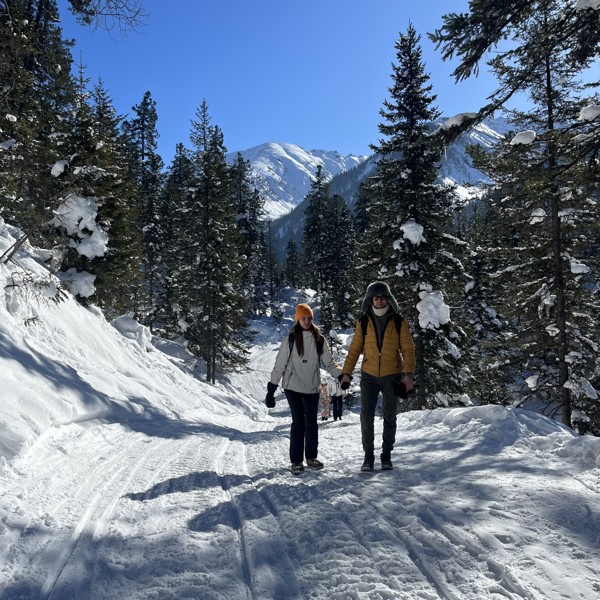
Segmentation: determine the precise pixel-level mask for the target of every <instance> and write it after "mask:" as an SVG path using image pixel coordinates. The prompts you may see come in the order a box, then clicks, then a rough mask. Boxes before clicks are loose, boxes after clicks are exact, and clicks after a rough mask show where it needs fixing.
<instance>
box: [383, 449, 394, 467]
mask: <svg viewBox="0 0 600 600" xmlns="http://www.w3.org/2000/svg"><path fill="white" fill-rule="evenodd" d="M393 468H394V465H393V464H392V457H391V455H390V453H389V452H382V453H381V469H382V470H383V471H391V470H392V469H393Z"/></svg>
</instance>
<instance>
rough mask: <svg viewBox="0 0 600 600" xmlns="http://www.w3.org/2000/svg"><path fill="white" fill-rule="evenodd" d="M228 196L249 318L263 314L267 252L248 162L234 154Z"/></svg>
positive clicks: (261, 209) (259, 203) (260, 209)
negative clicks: (238, 241)
mask: <svg viewBox="0 0 600 600" xmlns="http://www.w3.org/2000/svg"><path fill="white" fill-rule="evenodd" d="M231 194H232V201H233V203H234V205H235V207H236V213H237V214H236V219H237V224H238V230H239V232H240V234H241V236H242V248H241V252H242V256H243V257H245V258H244V264H245V269H244V272H243V274H242V290H243V293H244V297H245V299H246V303H247V304H248V306H249V308H250V310H251V313H252V315H254V316H257V315H261V314H265V313H266V311H267V307H268V306H269V288H270V285H269V281H268V278H267V277H266V274H267V271H268V269H267V263H268V249H267V247H266V245H265V240H264V231H263V230H264V224H263V219H264V202H263V200H262V199H261V197H260V195H259V193H258V191H257V190H256V188H255V187H254V185H253V183H252V170H251V167H250V163H249V162H248V161H246V160H244V158H243V157H242V155H241V154H240V153H238V154H237V156H236V159H235V162H234V164H233V165H232V167H231Z"/></svg>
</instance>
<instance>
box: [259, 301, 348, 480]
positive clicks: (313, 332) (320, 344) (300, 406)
mask: <svg viewBox="0 0 600 600" xmlns="http://www.w3.org/2000/svg"><path fill="white" fill-rule="evenodd" d="M313 318H314V315H313V311H312V309H311V308H310V306H308V304H298V306H296V314H295V321H296V322H295V323H294V326H293V327H292V330H291V332H290V334H289V336H286V338H285V339H284V340H283V341H282V342H281V346H280V348H279V352H278V354H277V358H276V359H275V366H274V367H273V371H272V372H271V381H270V382H269V383H268V384H267V399H266V400H267V404H268V403H269V401H270V398H273V397H274V394H275V391H276V390H277V385H278V384H279V381H281V383H282V387H283V390H284V392H285V396H286V398H287V400H288V403H289V405H290V411H291V413H292V426H291V430H290V460H291V462H292V467H291V470H292V473H294V474H295V475H298V474H299V473H301V472H302V471H304V465H303V458H304V457H306V464H307V465H308V466H309V467H311V468H313V469H322V468H323V463H322V462H321V461H320V460H318V459H317V449H318V445H319V438H318V435H319V430H318V426H317V412H318V410H319V387H320V383H321V372H320V367H319V364H322V365H323V367H324V368H325V370H326V371H327V372H328V373H329V374H330V375H332V376H333V377H338V376H341V374H342V369H340V367H339V366H338V365H337V364H336V363H335V361H334V360H333V356H332V355H331V351H330V350H329V346H328V345H327V341H326V340H325V338H324V337H323V336H322V335H321V332H320V331H319V329H318V327H317V326H316V325H315V324H314V323H313Z"/></svg>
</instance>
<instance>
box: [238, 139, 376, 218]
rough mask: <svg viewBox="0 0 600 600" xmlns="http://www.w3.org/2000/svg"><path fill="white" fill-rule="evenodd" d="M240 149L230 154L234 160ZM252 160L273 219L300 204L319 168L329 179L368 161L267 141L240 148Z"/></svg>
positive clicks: (363, 157) (362, 156)
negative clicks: (246, 148)
mask: <svg viewBox="0 0 600 600" xmlns="http://www.w3.org/2000/svg"><path fill="white" fill-rule="evenodd" d="M237 154H238V153H237V152H235V153H231V154H229V155H228V159H229V160H232V161H233V159H234V158H235V156H237ZM239 154H241V155H242V157H243V158H244V160H247V161H249V162H250V164H251V166H252V171H253V173H254V178H255V181H254V184H255V186H256V188H257V189H258V191H259V193H260V194H261V196H262V198H263V199H264V200H265V211H266V213H267V215H268V216H269V217H270V218H277V217H280V216H282V215H284V214H286V213H288V212H290V210H292V209H293V208H294V207H295V206H297V205H298V204H299V203H300V202H301V201H302V200H303V199H304V197H305V196H306V194H308V192H309V191H310V187H311V184H312V181H313V179H314V176H315V174H316V172H317V167H318V166H319V165H320V166H321V167H322V169H323V172H324V174H325V176H326V178H327V179H331V178H332V177H334V176H336V175H339V174H340V173H343V172H345V171H348V170H350V169H352V168H353V167H355V166H357V165H359V164H361V163H363V162H364V161H366V160H367V158H368V157H367V156H364V155H360V156H357V155H354V154H349V155H347V156H342V155H341V154H340V153H339V152H336V151H332V150H305V149H304V148H301V147H300V146H297V145H295V144H286V143H280V142H267V143H265V144H260V145H259V146H254V147H253V148H250V149H248V150H244V151H241V152H240V153H239Z"/></svg>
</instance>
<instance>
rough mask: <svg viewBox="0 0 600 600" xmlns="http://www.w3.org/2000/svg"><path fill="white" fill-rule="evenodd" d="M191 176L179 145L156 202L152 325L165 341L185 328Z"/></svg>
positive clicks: (187, 155)
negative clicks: (159, 269) (156, 286)
mask: <svg viewBox="0 0 600 600" xmlns="http://www.w3.org/2000/svg"><path fill="white" fill-rule="evenodd" d="M194 176H195V169H194V161H193V159H192V156H191V152H190V151H189V150H187V149H186V148H185V147H184V145H183V144H177V146H176V147H175V156H174V157H173V161H172V163H171V165H170V166H169V168H168V170H167V174H166V178H165V186H164V190H163V193H162V198H161V201H160V207H161V212H160V222H161V231H162V234H163V236H164V237H163V245H164V251H163V266H164V273H165V277H164V280H163V282H162V286H161V290H160V296H159V299H158V306H157V311H156V315H157V324H158V326H156V325H155V328H156V329H157V332H159V333H160V334H162V335H165V336H167V337H175V338H178V337H179V336H183V333H184V331H185V329H186V327H187V326H186V325H185V324H184V323H185V321H184V320H183V316H184V313H183V308H182V298H184V297H185V296H186V295H187V290H186V274H187V272H188V269H189V268H190V262H189V260H188V259H189V253H188V249H187V245H188V244H189V228H190V223H189V216H188V211H189V210H190V202H189V201H190V190H191V189H192V186H193V185H194ZM184 304H185V303H184ZM182 326H183V328H182Z"/></svg>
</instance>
